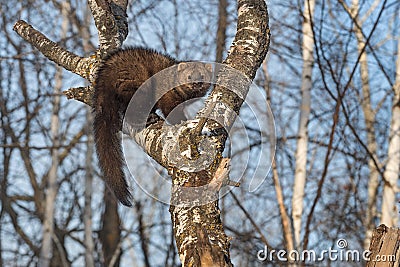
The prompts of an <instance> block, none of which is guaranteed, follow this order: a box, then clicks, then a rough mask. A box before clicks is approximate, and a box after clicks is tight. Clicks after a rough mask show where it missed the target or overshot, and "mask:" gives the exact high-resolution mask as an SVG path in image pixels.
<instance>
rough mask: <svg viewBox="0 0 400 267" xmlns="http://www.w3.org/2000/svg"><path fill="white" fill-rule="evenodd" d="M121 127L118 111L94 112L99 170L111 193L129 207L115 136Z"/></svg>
mask: <svg viewBox="0 0 400 267" xmlns="http://www.w3.org/2000/svg"><path fill="white" fill-rule="evenodd" d="M116 107H118V105H117V106H116ZM121 125H122V124H121V121H120V118H119V113H118V110H114V109H113V108H111V110H110V109H108V110H97V111H96V114H95V118H94V123H93V128H94V138H95V143H96V150H97V155H98V159H99V164H100V168H101V170H102V171H103V174H104V179H105V182H106V184H107V185H108V187H109V188H110V189H111V191H112V192H114V194H115V196H116V197H117V198H118V200H119V201H120V202H121V203H122V204H124V205H125V206H128V207H130V206H132V203H131V200H132V195H131V193H130V192H129V189H128V184H127V182H126V180H125V173H124V160H123V155H122V148H121V140H120V138H119V137H118V135H117V134H118V132H119V130H120V129H121Z"/></svg>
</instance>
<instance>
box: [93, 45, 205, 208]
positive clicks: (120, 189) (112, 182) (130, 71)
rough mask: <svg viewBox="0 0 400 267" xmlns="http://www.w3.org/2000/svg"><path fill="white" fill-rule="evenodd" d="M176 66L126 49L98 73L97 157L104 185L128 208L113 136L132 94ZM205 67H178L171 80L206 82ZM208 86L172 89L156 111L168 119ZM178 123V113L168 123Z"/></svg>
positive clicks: (117, 142) (118, 143) (153, 54)
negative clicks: (177, 107) (172, 112)
mask: <svg viewBox="0 0 400 267" xmlns="http://www.w3.org/2000/svg"><path fill="white" fill-rule="evenodd" d="M178 63H180V62H178V61H176V60H175V59H173V58H172V57H170V56H168V55H164V54H161V53H158V52H156V51H153V50H149V49H144V48H127V49H121V50H118V51H116V52H114V53H112V54H111V55H110V56H108V57H107V58H106V59H105V60H104V63H103V65H102V66H101V67H100V69H99V71H98V74H97V79H96V81H95V86H94V88H95V93H94V99H93V101H94V111H95V118H94V124H93V127H94V137H95V144H96V150H97V155H98V159H99V163H100V167H101V169H102V171H103V174H104V178H105V181H106V184H107V185H108V186H109V187H110V189H111V190H112V191H113V192H114V194H115V196H116V197H117V198H118V200H119V201H120V202H121V203H122V204H124V205H126V206H131V199H132V195H131V193H130V192H129V189H128V184H127V182H126V179H125V174H124V170H123V166H124V160H123V155H122V149H121V141H120V139H119V137H118V135H117V133H118V132H119V131H120V130H121V128H122V120H123V116H124V113H125V111H126V109H127V106H128V104H129V101H130V100H131V98H132V96H133V94H134V93H135V92H136V90H137V89H138V88H139V87H140V86H141V85H142V84H143V83H144V82H145V81H146V80H147V79H149V78H150V77H151V76H153V75H154V74H156V73H158V72H159V71H161V70H163V69H165V68H168V67H171V66H173V65H175V64H178ZM208 67H209V65H207V66H206V65H204V68H203V69H202V68H200V69H195V68H193V67H192V66H191V65H187V64H186V63H180V65H178V68H177V69H178V72H177V73H178V74H177V77H171V79H178V81H180V80H185V81H189V82H190V80H199V79H202V78H207V77H203V76H205V75H208V77H210V75H211V68H208ZM209 86H210V85H209V84H206V83H191V84H187V85H182V86H179V87H177V88H174V90H170V91H168V92H167V93H166V94H164V95H163V96H162V97H161V99H160V100H159V101H158V102H157V104H156V108H159V109H160V110H161V111H162V112H163V114H164V116H168V114H169V113H170V112H171V111H172V110H173V109H174V108H175V107H176V106H177V105H179V104H180V103H183V102H185V101H186V100H189V99H191V98H195V97H200V96H203V95H204V94H205V93H206V92H207V90H208V87H209ZM156 90H158V89H156ZM149 94H150V92H149ZM156 95H157V91H156V92H155V95H150V97H151V98H154V99H155V97H156ZM181 119H185V118H184V116H183V113H182V112H179V113H178V114H177V116H174V119H172V120H171V122H179V121H180V120H181Z"/></svg>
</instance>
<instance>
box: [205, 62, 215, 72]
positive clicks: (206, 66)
mask: <svg viewBox="0 0 400 267" xmlns="http://www.w3.org/2000/svg"><path fill="white" fill-rule="evenodd" d="M205 68H206V70H208V71H209V72H212V71H213V66H212V64H210V63H206V64H205Z"/></svg>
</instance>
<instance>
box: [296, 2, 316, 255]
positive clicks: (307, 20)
mask: <svg viewBox="0 0 400 267" xmlns="http://www.w3.org/2000/svg"><path fill="white" fill-rule="evenodd" d="M314 6H315V2H314V0H305V1H304V15H303V16H304V21H303V43H302V51H303V69H302V75H301V89H300V91H301V103H300V115H299V117H300V119H299V128H298V138H297V147H296V169H295V173H294V185H293V197H292V220H293V229H294V240H295V246H296V248H298V249H299V248H300V243H301V239H300V233H301V222H302V215H303V202H304V190H305V186H306V178H307V152H308V149H307V144H308V130H307V127H308V121H309V116H310V111H311V88H312V71H313V65H314V55H313V53H314V36H313V31H312V27H313V26H312V21H313V16H314V15H313V14H314Z"/></svg>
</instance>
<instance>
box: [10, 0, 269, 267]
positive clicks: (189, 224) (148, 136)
mask: <svg viewBox="0 0 400 267" xmlns="http://www.w3.org/2000/svg"><path fill="white" fill-rule="evenodd" d="M88 3H89V6H90V8H91V11H92V14H93V17H94V20H95V24H96V27H97V30H98V34H99V43H100V47H99V49H98V50H97V51H96V53H95V54H94V55H93V56H91V57H87V58H82V57H79V56H77V55H75V54H73V53H71V52H69V51H67V50H66V49H64V48H62V47H60V46H59V45H57V44H56V43H54V42H52V41H50V40H48V39H47V38H46V37H45V36H44V35H42V34H41V33H39V32H38V31H36V30H35V29H33V28H32V27H31V26H30V25H28V24H27V23H26V22H23V21H18V22H17V23H16V24H15V26H14V30H15V31H16V32H17V33H18V34H19V35H21V37H23V38H24V39H25V40H26V41H28V42H30V43H31V44H32V45H33V46H35V47H36V48H37V49H39V51H40V52H41V53H43V54H44V55H45V56H46V57H47V58H48V59H50V60H52V61H54V62H56V63H58V64H59V65H61V66H63V67H64V68H66V69H67V70H70V71H72V72H73V73H76V74H78V75H81V76H82V77H84V78H86V79H88V80H89V81H90V82H93V81H94V78H95V75H96V69H97V67H98V65H99V63H100V62H101V59H102V58H103V57H104V56H105V55H107V53H108V52H109V51H112V50H114V49H116V48H118V47H120V46H121V44H122V43H123V41H124V39H125V38H126V35H127V28H126V14H125V11H126V8H127V2H126V1H112V2H102V1H98V2H97V1H96V2H95V1H91V0H89V1H88ZM238 14H239V16H238V29H237V33H236V37H235V40H234V42H233V45H232V47H231V49H230V51H229V53H228V57H227V59H226V60H225V61H224V63H225V64H226V65H227V66H230V67H233V68H234V69H237V70H238V71H240V72H241V73H243V74H244V75H245V76H246V77H248V79H250V80H252V79H253V78H254V77H255V73H256V70H257V69H258V67H259V66H260V64H261V62H262V61H263V59H264V57H265V55H266V52H267V50H268V45H269V30H268V14H267V9H266V5H265V2H264V1H249V0H239V1H238ZM227 74H229V73H225V75H227ZM228 77H229V76H228ZM226 78H227V77H224V73H222V74H221V73H220V78H219V79H222V80H223V79H226ZM225 82H226V80H225ZM243 82H244V86H243ZM240 83H242V85H241V87H239V88H240V90H241V91H240V93H241V94H242V96H246V94H247V90H248V84H247V83H248V81H239V84H240ZM91 92H92V89H91V87H86V88H73V89H71V90H69V91H68V92H66V95H68V96H69V97H72V98H75V99H77V100H80V101H82V102H84V103H87V104H90V103H91ZM243 101H244V100H243V99H240V98H238V97H237V96H236V95H235V94H234V93H233V92H231V91H229V90H226V89H225V88H223V87H222V86H220V87H218V86H216V88H215V89H214V90H213V92H212V93H211V96H210V97H209V98H208V99H207V101H206V106H205V108H204V109H203V110H202V111H200V112H199V116H201V115H203V117H205V118H207V116H205V115H204V114H211V113H214V112H215V114H218V116H221V114H223V117H224V118H225V121H226V122H227V125H225V127H227V128H229V127H230V126H231V125H232V123H233V121H232V118H234V117H235V116H234V113H232V112H238V111H239V109H240V106H241V105H242V103H243ZM219 103H224V104H225V105H226V106H225V105H220V104H219ZM226 107H229V108H230V109H227V108H226ZM214 116H215V115H214ZM228 118H231V119H228ZM161 126H162V124H160V123H158V124H156V125H153V126H152V127H150V128H146V129H144V130H143V131H141V132H139V133H137V134H135V138H136V141H137V142H139V144H140V145H142V147H144V148H146V152H147V153H148V154H149V155H150V156H152V157H153V158H154V159H155V160H156V161H158V162H159V163H160V164H161V165H163V166H164V167H166V168H168V170H169V172H170V174H171V175H172V179H173V181H174V182H173V184H175V185H181V186H183V185H184V184H185V186H196V185H198V184H197V183H198V182H197V181H199V179H200V181H202V182H201V184H207V183H208V182H210V181H213V179H220V178H221V177H218V176H216V175H215V172H216V171H217V170H219V171H221V167H220V163H221V160H222V151H223V148H224V143H225V140H226V138H227V135H226V133H222V134H219V135H217V136H215V137H212V138H211V139H210V141H211V142H212V143H215V145H214V146H212V147H215V148H214V149H216V148H217V147H219V148H218V149H217V150H216V151H215V152H216V154H215V158H214V160H213V161H214V163H213V164H212V165H211V167H210V169H209V170H208V174H207V175H206V176H205V173H204V172H200V173H189V172H185V171H181V170H178V169H174V167H173V166H171V165H170V163H169V162H168V160H166V159H165V158H163V157H162V150H163V147H162V146H153V145H152V144H160V140H161V139H160V140H159V138H160V136H161V135H159V134H157V132H159V131H161V130H162V127H161ZM194 126H195V127H194ZM204 126H205V127H207V129H214V130H217V129H219V128H220V127H221V126H220V125H219V124H218V123H216V122H214V121H207V119H204V118H202V119H200V117H199V118H198V119H197V123H196V122H195V123H193V122H189V123H188V122H187V123H184V124H182V125H181V126H180V127H181V129H179V131H178V132H180V133H183V132H190V133H192V134H191V135H189V136H192V137H194V135H193V134H196V133H197V134H198V133H199V129H200V132H201V129H202V128H203V127H204ZM171 131H175V130H173V129H172V127H171V128H170V129H169V130H168V131H167V135H168V134H169V135H170V134H171V133H172V132H171ZM154 134H155V135H154ZM186 137H187V135H185V136H181V137H180V138H183V139H185V138H186ZM199 138H200V139H202V140H203V139H207V137H200V136H199ZM143 141H144V143H143ZM188 141H189V144H190V140H187V141H186V142H188ZM192 145H193V146H194V147H195V148H196V146H197V145H196V144H192ZM211 152H212V151H206V153H211ZM222 162H223V161H222ZM222 166H225V165H222ZM222 168H224V167H222ZM215 177H217V178H215ZM180 191H181V189H180V188H179V187H178V189H177V191H174V190H173V195H172V202H173V203H175V204H173V205H172V206H171V208H170V212H171V218H172V222H173V226H174V232H175V238H176V242H177V247H178V252H179V254H180V258H181V261H182V263H183V265H184V266H187V265H194V266H217V265H218V266H231V265H232V264H231V262H230V256H229V239H228V238H227V236H226V234H225V233H224V231H223V226H222V222H221V220H220V211H219V208H218V200H215V201H211V202H209V203H207V204H205V205H200V206H195V207H190V208H187V207H185V206H180V205H179V203H181V201H184V198H182V197H183V195H181V192H180Z"/></svg>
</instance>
